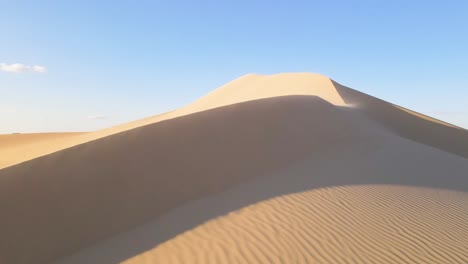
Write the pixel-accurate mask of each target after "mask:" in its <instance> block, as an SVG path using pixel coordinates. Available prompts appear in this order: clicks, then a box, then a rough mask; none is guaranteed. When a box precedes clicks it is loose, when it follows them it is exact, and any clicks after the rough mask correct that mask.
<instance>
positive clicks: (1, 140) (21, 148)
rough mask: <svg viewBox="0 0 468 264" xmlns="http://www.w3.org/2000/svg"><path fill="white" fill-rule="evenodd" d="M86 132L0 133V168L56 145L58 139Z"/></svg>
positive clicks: (70, 137)
mask: <svg viewBox="0 0 468 264" xmlns="http://www.w3.org/2000/svg"><path fill="white" fill-rule="evenodd" d="M83 134H84V133H27V134H19V133H16V134H3V135H0V168H3V167H7V166H9V165H11V164H15V163H18V161H22V160H23V159H25V158H26V157H28V156H30V155H31V154H30V153H36V152H38V151H39V152H40V151H41V150H43V149H45V148H48V147H49V148H50V147H52V148H53V147H54V145H55V144H56V142H57V141H59V142H60V141H62V140H64V139H72V138H75V137H77V136H78V135H83Z"/></svg>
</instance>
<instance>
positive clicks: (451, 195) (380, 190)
mask: <svg viewBox="0 0 468 264" xmlns="http://www.w3.org/2000/svg"><path fill="white" fill-rule="evenodd" d="M344 105H353V107H346V106H344ZM467 144H468V133H467V132H466V130H463V129H460V128H457V127H452V126H449V125H446V124H445V123H441V122H439V121H437V120H433V119H430V118H428V117H427V118H426V117H425V118H421V116H418V115H417V114H415V113H413V112H410V111H407V110H405V109H401V108H398V107H395V106H394V105H392V104H389V103H387V102H384V101H381V100H378V99H376V98H373V97H370V96H368V95H365V94H361V93H359V92H357V91H354V90H352V89H349V88H347V87H344V86H341V85H339V84H337V83H335V82H333V81H331V80H330V79H328V78H326V77H323V76H320V75H314V74H280V75H274V76H257V75H247V76H245V77H242V78H240V79H238V80H235V81H233V82H231V83H229V84H227V85H225V86H223V87H221V88H220V89H218V90H216V91H214V92H213V93H210V94H208V95H207V96H205V97H203V98H201V99H200V100H198V101H196V102H194V103H192V104H190V105H188V106H186V107H183V108H181V109H178V110H175V111H172V112H168V113H165V114H162V115H159V116H154V117H150V118H147V119H143V120H139V121H136V122H132V123H129V124H124V125H121V126H117V127H114V128H110V129H106V130H102V131H97V132H93V133H87V134H83V135H77V136H74V137H70V138H62V139H57V141H55V143H54V144H48V145H47V146H46V147H38V148H35V150H34V151H32V152H30V153H29V154H28V153H26V154H25V155H23V156H22V155H20V154H18V155H17V156H15V160H14V161H10V163H9V164H8V165H6V166H5V167H6V168H4V169H2V170H0V212H1V215H2V217H1V219H0V228H1V230H0V231H1V234H2V239H1V240H0V263H49V262H51V261H54V260H58V262H59V263H116V262H122V261H128V262H130V263H166V262H167V263H188V262H189V263H192V262H193V263H207V262H212V263H220V262H234V263H257V262H263V263H270V262H278V263H281V262H282V263H285V262H286V263H296V262H298V263H300V262H301V261H302V262H303V263H310V262H314V261H315V262H319V263H330V262H332V263H359V262H368V263H375V262H390V263H398V262H401V263H404V262H419V263H428V262H433V263H464V262H465V260H467V259H468V256H467V254H466V252H468V248H467V246H466V245H468V241H467V240H468V239H467V238H468V221H467V220H466V219H467V217H468V208H467V201H468V197H467V191H468V178H467V177H466V175H468V159H466V157H468V145H467ZM58 150H60V151H58ZM1 151H4V150H3V149H2V150H0V154H1ZM49 153H51V154H49ZM45 154H49V155H45ZM0 157H1V156H0ZM35 157H38V158H36V159H33V160H30V159H32V158H35ZM28 160H29V161H28ZM21 162H23V163H21ZM18 163H20V164H18ZM13 164H17V165H16V166H10V165H13ZM8 166H9V167H8ZM145 223H146V224H145Z"/></svg>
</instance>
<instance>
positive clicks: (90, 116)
mask: <svg viewBox="0 0 468 264" xmlns="http://www.w3.org/2000/svg"><path fill="white" fill-rule="evenodd" d="M108 118H109V116H106V115H89V116H88V119H92V120H99V119H108Z"/></svg>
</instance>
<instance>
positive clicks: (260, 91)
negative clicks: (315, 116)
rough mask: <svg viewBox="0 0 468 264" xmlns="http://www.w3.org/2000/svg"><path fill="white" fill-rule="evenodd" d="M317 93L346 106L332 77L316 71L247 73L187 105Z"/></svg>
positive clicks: (198, 106) (208, 105)
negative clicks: (271, 73)
mask: <svg viewBox="0 0 468 264" xmlns="http://www.w3.org/2000/svg"><path fill="white" fill-rule="evenodd" d="M289 95H310V96H318V97H320V98H322V99H324V100H325V101H328V102H329V103H331V104H334V105H346V103H345V102H344V100H343V99H342V98H341V96H340V95H339V93H338V92H337V90H336V89H335V86H334V85H333V82H332V81H331V79H330V78H328V77H326V76H324V75H321V74H317V73H307V72H300V73H279V74H273V75H261V74H255V73H250V74H246V75H244V76H242V77H240V78H238V79H235V80H234V81H231V82H229V83H227V84H226V85H224V86H221V87H220V88H218V89H216V90H214V91H213V92H211V93H209V94H207V95H206V96H204V97H202V98H200V99H199V100H197V101H195V102H194V103H192V104H190V105H189V106H187V108H190V109H191V110H192V111H196V110H195V109H197V110H201V109H210V108H215V107H220V106H225V105H229V104H235V103H241V102H246V101H251V100H258V99H265V98H271V97H277V96H289Z"/></svg>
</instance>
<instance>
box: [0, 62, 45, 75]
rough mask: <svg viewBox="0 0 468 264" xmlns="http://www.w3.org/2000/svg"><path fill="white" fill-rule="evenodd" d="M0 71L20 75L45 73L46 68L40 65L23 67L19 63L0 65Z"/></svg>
mask: <svg viewBox="0 0 468 264" xmlns="http://www.w3.org/2000/svg"><path fill="white" fill-rule="evenodd" d="M0 71H3V72H12V73H20V72H37V73H45V72H47V69H46V67H44V66H40V65H25V64H21V63H13V64H7V63H0Z"/></svg>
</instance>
